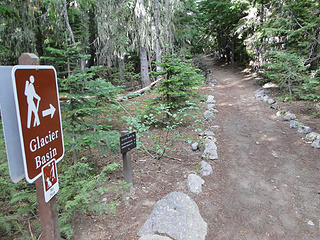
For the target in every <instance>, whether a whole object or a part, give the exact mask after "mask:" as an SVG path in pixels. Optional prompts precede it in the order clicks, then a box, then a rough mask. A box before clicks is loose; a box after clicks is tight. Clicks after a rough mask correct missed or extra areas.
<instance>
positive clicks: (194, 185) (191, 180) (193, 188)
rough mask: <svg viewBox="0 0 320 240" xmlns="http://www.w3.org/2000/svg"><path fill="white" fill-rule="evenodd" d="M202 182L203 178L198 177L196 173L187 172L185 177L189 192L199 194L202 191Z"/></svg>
mask: <svg viewBox="0 0 320 240" xmlns="http://www.w3.org/2000/svg"><path fill="white" fill-rule="evenodd" d="M202 184H204V180H203V179H202V178H201V177H199V176H198V175H197V174H193V173H191V174H189V176H188V179H187V185H188V189H189V191H190V192H192V193H195V194H199V193H201V192H202Z"/></svg>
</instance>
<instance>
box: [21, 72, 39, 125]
mask: <svg viewBox="0 0 320 240" xmlns="http://www.w3.org/2000/svg"><path fill="white" fill-rule="evenodd" d="M29 80H30V82H29V81H28V80H27V81H26V86H25V89H24V95H26V96H27V103H28V119H27V128H30V125H31V117H32V113H33V114H34V122H33V127H35V126H39V125H40V120H39V114H38V111H39V104H40V100H41V98H40V96H39V95H38V94H37V93H36V90H35V89H34V86H33V83H34V77H33V76H32V75H31V76H30V78H29ZM34 98H35V99H36V100H38V101H37V106H36V104H35V102H34V101H33V99H34Z"/></svg>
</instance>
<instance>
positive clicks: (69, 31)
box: [62, 0, 76, 44]
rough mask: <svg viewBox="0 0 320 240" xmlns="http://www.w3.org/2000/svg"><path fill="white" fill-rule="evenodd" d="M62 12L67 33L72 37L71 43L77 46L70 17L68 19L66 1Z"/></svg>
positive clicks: (63, 3) (63, 1)
mask: <svg viewBox="0 0 320 240" xmlns="http://www.w3.org/2000/svg"><path fill="white" fill-rule="evenodd" d="M62 12H63V18H64V21H65V24H66V28H67V32H68V35H69V37H70V40H71V43H72V44H75V43H76V41H75V40H74V35H73V32H72V28H71V26H70V22H69V17H68V8H67V2H66V0H62Z"/></svg>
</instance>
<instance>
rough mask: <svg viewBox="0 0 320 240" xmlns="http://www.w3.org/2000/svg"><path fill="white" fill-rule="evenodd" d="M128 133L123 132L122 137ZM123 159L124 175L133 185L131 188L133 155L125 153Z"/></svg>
mask: <svg viewBox="0 0 320 240" xmlns="http://www.w3.org/2000/svg"><path fill="white" fill-rule="evenodd" d="M128 133H129V132H128V131H121V136H124V135H126V134H128ZM122 159H123V175H124V180H125V181H126V182H127V183H131V186H133V182H132V175H133V174H132V167H131V153H130V151H129V152H125V153H122Z"/></svg>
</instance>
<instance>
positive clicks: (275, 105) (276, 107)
mask: <svg viewBox="0 0 320 240" xmlns="http://www.w3.org/2000/svg"><path fill="white" fill-rule="evenodd" d="M270 108H272V109H275V110H279V109H280V107H279V105H278V104H277V103H274V104H272V105H271V106H270Z"/></svg>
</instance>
